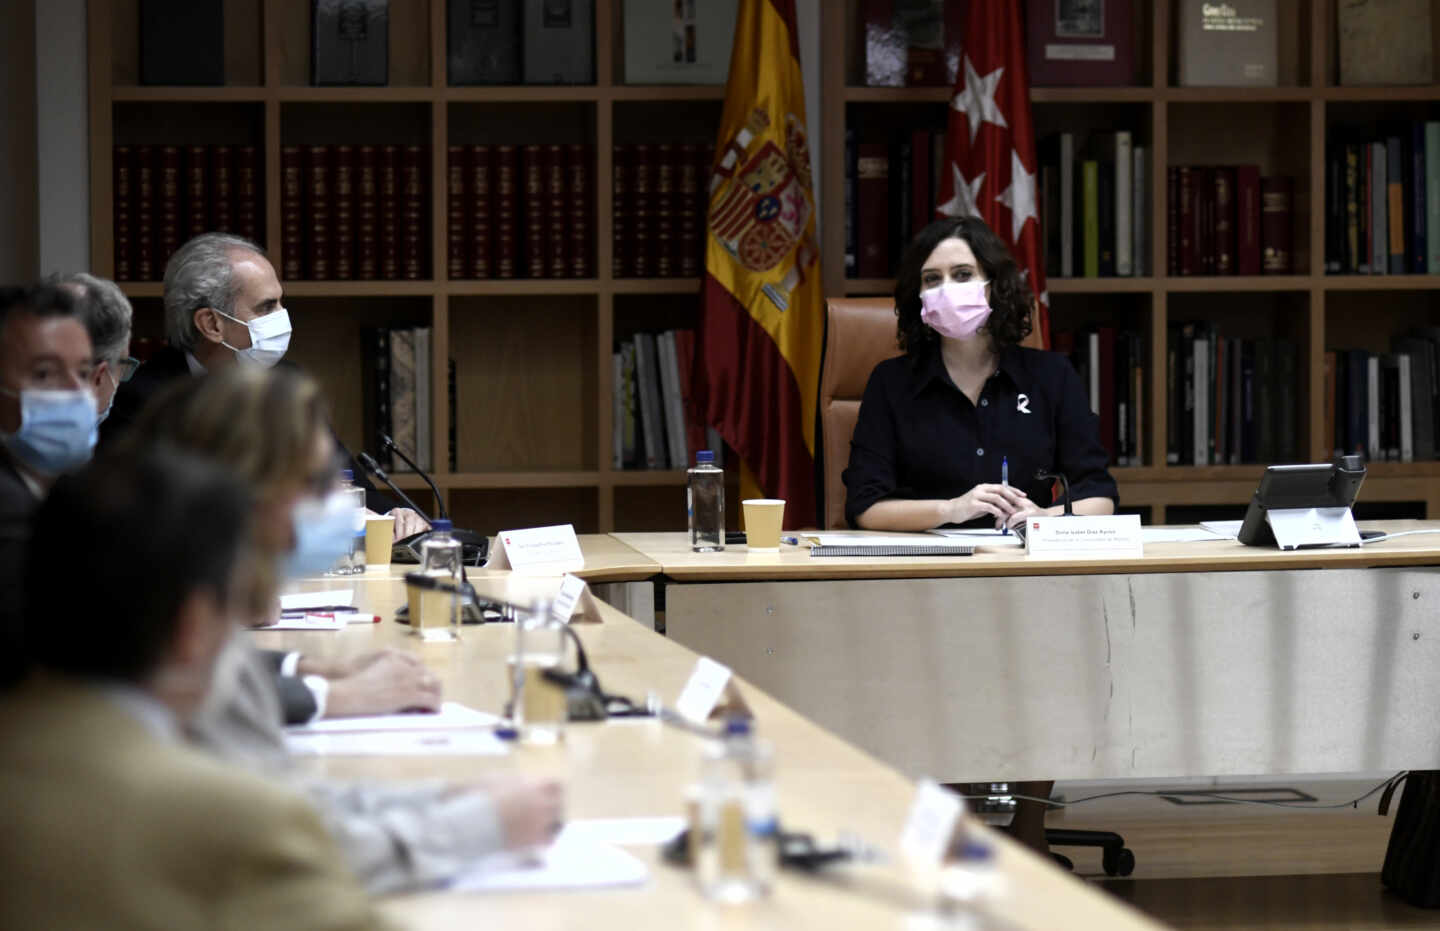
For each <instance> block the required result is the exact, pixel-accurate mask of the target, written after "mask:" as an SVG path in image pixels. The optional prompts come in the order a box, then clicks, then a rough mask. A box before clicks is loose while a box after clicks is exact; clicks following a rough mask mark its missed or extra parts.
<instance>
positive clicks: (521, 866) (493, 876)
mask: <svg viewBox="0 0 1440 931" xmlns="http://www.w3.org/2000/svg"><path fill="white" fill-rule="evenodd" d="M569 835H570V829H569V827H566V828H565V829H564V830H563V831H561V832H560V836H559V837H557V838H555V842H554V843H553V844H551V845H550V846H549V847H548V848H546V849H545V850H544V851H543V852H541V853H540V854H538V855H536V856H534V857H533V858H530V859H522V858H520V857H518V856H516V855H515V854H509V853H502V854H496V855H495V856H492V857H486V858H484V859H482V860H480V861H479V862H477V863H476V864H474V866H472V867H471V868H470V870H469V871H467V872H465V873H462V874H461V875H460V876H458V877H456V879H455V881H454V882H453V883H451V885H450V888H451V889H453V890H455V891H458V892H505V891H511V890H517V891H521V890H523V891H527V892H533V891H535V890H537V889H595V888H600V887H604V886H639V885H642V884H644V882H645V881H646V880H647V879H649V878H650V870H649V869H647V868H646V866H645V864H644V863H642V862H641V861H640V860H639V859H638V858H637V857H636V856H635V855H634V854H632V853H628V852H627V851H624V850H621V849H620V848H619V847H616V846H613V845H611V844H601V843H596V842H595V841H592V840H587V839H585V838H584V837H583V835H582V836H579V837H572V836H569Z"/></svg>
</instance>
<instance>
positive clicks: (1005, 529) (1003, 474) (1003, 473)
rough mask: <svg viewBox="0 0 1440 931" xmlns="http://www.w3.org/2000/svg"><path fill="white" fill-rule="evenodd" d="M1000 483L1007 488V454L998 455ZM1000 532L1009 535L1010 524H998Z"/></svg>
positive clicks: (1008, 473) (1008, 464)
mask: <svg viewBox="0 0 1440 931" xmlns="http://www.w3.org/2000/svg"><path fill="white" fill-rule="evenodd" d="M1000 484H1002V485H1004V486H1005V487H1006V488H1009V487H1010V457H1009V456H1001V457H1000ZM1000 533H1001V534H1002V535H1005V536H1009V534H1010V525H1009V524H1006V523H1002V524H1001V525H1000Z"/></svg>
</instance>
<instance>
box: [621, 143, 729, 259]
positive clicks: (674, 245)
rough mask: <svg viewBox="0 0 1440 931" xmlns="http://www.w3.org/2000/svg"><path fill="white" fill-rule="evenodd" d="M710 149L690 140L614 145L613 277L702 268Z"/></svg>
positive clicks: (708, 192)
mask: <svg viewBox="0 0 1440 931" xmlns="http://www.w3.org/2000/svg"><path fill="white" fill-rule="evenodd" d="M712 153H713V150H712V148H711V147H710V146H708V145H700V144H696V143H682V144H669V143H660V144H658V145H649V144H645V143H637V144H629V145H617V146H615V153H614V154H615V162H614V178H613V183H614V189H615V190H614V197H615V199H614V206H613V208H612V215H613V218H614V224H615V252H614V256H613V262H612V266H613V267H612V272H611V273H612V274H613V275H614V276H615V277H616V278H694V277H696V276H698V275H699V274H700V273H701V272H702V271H703V270H704V268H705V253H704V242H705V237H704V235H703V233H704V231H705V222H706V221H705V212H706V207H707V205H708V202H709V194H710V191H709V178H710V162H711V158H712Z"/></svg>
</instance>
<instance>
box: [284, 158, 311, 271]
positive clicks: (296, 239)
mask: <svg viewBox="0 0 1440 931" xmlns="http://www.w3.org/2000/svg"><path fill="white" fill-rule="evenodd" d="M303 191H304V187H303V182H302V181H301V169H300V147H299V146H298V145H287V146H281V147H280V276H281V278H283V279H284V280H286V281H299V280H300V277H301V275H302V274H303V269H304V259H305V255H304V253H305V246H304V242H305V236H304V234H303V233H302V231H301V230H302V226H301V224H302V223H303V222H304V221H303V219H302V217H303V210H302V205H303V204H304V202H305V198H304V194H303Z"/></svg>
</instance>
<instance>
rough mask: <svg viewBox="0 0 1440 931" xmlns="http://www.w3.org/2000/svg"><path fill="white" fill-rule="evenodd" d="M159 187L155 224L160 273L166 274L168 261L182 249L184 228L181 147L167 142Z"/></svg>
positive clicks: (160, 170)
mask: <svg viewBox="0 0 1440 931" xmlns="http://www.w3.org/2000/svg"><path fill="white" fill-rule="evenodd" d="M157 180H158V182H159V185H158V190H159V199H158V207H159V222H157V223H156V226H155V235H156V246H155V258H156V266H157V268H158V269H159V270H160V272H161V274H163V273H164V268H165V263H166V262H168V261H170V256H172V255H174V254H175V251H176V250H177V249H179V248H180V230H181V223H182V222H183V221H182V220H181V199H180V197H181V181H180V147H179V146H174V145H166V146H161V147H160V166H159V176H158V179H157Z"/></svg>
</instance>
